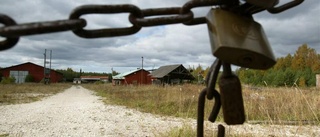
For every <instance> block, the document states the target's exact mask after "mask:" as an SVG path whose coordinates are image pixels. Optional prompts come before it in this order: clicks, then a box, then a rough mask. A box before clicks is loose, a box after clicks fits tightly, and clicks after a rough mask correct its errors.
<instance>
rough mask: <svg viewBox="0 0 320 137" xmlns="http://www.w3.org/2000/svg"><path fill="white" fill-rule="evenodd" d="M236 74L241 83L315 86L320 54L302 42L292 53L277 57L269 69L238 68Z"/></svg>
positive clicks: (319, 67)
mask: <svg viewBox="0 0 320 137" xmlns="http://www.w3.org/2000/svg"><path fill="white" fill-rule="evenodd" d="M236 74H237V75H238V76H239V78H240V80H241V82H242V83H245V84H251V85H260V86H261V85H264V86H276V87H279V86H299V87H310V86H315V85H316V74H320V54H318V53H317V52H316V50H315V49H312V48H310V47H308V45H307V44H303V45H302V46H300V47H299V48H298V49H297V50H296V52H295V53H294V54H293V55H291V54H288V55H287V56H285V57H280V58H277V63H276V64H275V65H274V66H273V67H272V68H271V69H268V70H253V69H247V68H239V69H237V70H236Z"/></svg>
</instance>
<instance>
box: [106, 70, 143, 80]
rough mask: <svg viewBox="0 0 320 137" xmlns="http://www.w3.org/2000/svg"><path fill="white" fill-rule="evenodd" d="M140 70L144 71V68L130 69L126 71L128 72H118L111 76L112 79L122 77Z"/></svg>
mask: <svg viewBox="0 0 320 137" xmlns="http://www.w3.org/2000/svg"><path fill="white" fill-rule="evenodd" d="M140 70H143V71H146V70H144V69H136V70H131V71H128V72H124V73H120V74H118V75H115V76H112V79H124V78H125V77H126V76H128V75H130V74H132V73H135V72H138V71H140Z"/></svg>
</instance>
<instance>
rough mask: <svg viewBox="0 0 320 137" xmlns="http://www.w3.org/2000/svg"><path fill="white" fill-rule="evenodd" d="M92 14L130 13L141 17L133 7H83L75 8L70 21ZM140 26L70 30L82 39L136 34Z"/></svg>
mask: <svg viewBox="0 0 320 137" xmlns="http://www.w3.org/2000/svg"><path fill="white" fill-rule="evenodd" d="M93 13H98V14H102V13H131V14H133V15H134V16H136V17H142V12H141V10H140V9H139V8H138V7H137V6H134V5H130V4H126V5H84V6H80V7H78V8H76V9H75V10H73V12H72V13H71V14H70V17H69V18H70V19H79V18H80V16H82V15H85V14H93ZM140 29H141V26H137V25H134V24H133V26H131V27H124V28H105V29H96V30H85V29H83V28H80V29H76V30H72V31H73V33H74V34H76V35H77V36H79V37H83V38H100V37H115V36H123V35H131V34H134V33H137V32H138V31H139V30H140Z"/></svg>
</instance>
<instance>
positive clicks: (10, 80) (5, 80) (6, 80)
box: [1, 77, 16, 84]
mask: <svg viewBox="0 0 320 137" xmlns="http://www.w3.org/2000/svg"><path fill="white" fill-rule="evenodd" d="M15 82H16V79H15V78H14V77H7V78H6V77H3V78H2V80H1V84H12V83H15Z"/></svg>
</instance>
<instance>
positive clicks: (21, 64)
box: [0, 62, 62, 74]
mask: <svg viewBox="0 0 320 137" xmlns="http://www.w3.org/2000/svg"><path fill="white" fill-rule="evenodd" d="M26 64H31V65H34V66H37V67H41V68H44V67H43V66H40V65H37V64H34V63H32V62H26V63H22V64H18V65H13V66H10V67H6V68H1V69H0V70H6V69H11V68H14V67H18V66H22V65H26ZM51 71H55V72H56V73H59V74H62V73H61V72H58V71H56V70H53V69H51Z"/></svg>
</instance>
